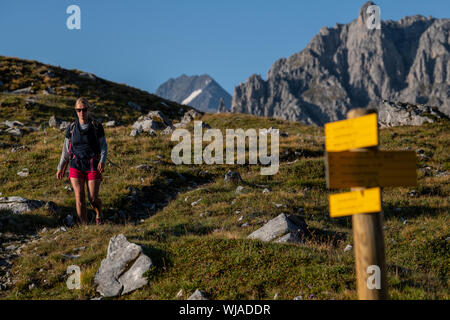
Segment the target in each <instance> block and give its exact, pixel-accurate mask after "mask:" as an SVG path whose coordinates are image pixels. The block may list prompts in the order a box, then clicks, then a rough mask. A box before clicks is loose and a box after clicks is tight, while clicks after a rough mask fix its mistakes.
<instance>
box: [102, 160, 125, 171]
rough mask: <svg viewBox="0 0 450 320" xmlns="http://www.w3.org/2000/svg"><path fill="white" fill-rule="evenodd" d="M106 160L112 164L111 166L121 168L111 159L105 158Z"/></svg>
mask: <svg viewBox="0 0 450 320" xmlns="http://www.w3.org/2000/svg"><path fill="white" fill-rule="evenodd" d="M106 160H108V162H109V163H110V164H112V165H113V166H115V167H117V168H119V169H122V168H121V167H120V166H118V165H117V164H115V163H114V162H112V161H111V160H109V159H106Z"/></svg>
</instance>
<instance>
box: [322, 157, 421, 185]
mask: <svg viewBox="0 0 450 320" xmlns="http://www.w3.org/2000/svg"><path fill="white" fill-rule="evenodd" d="M326 171H327V187H328V188H330V189H339V188H351V187H366V188H369V187H400V186H416V185H417V172H416V153H415V152H414V151H344V152H327V154H326Z"/></svg>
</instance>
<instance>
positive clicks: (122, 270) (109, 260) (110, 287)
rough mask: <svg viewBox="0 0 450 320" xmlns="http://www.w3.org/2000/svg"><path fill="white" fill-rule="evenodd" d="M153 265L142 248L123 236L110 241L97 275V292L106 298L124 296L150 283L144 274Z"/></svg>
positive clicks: (120, 235)
mask: <svg viewBox="0 0 450 320" xmlns="http://www.w3.org/2000/svg"><path fill="white" fill-rule="evenodd" d="M152 265H153V263H152V261H151V260H150V258H149V257H148V256H146V255H145V254H144V253H143V252H142V247H141V246H139V245H137V244H134V243H130V242H128V240H127V239H126V237H125V236H124V235H123V234H119V235H117V236H114V237H112V238H111V239H110V241H109V245H108V251H107V255H106V258H105V259H103V260H102V262H101V265H100V268H99V269H98V271H97V273H96V274H95V278H94V283H95V285H96V286H97V291H98V292H99V293H100V294H101V295H102V296H104V297H115V296H118V295H124V294H126V293H129V292H131V291H134V290H136V289H139V288H141V287H143V286H144V285H146V284H147V283H148V280H147V279H146V278H145V277H143V274H144V273H145V272H146V271H147V270H149V269H150V267H151V266H152Z"/></svg>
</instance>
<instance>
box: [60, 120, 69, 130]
mask: <svg viewBox="0 0 450 320" xmlns="http://www.w3.org/2000/svg"><path fill="white" fill-rule="evenodd" d="M69 126H70V122H69V121H62V122H61V124H60V125H59V130H66V129H67V128H68V127H69Z"/></svg>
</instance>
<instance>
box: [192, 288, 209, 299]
mask: <svg viewBox="0 0 450 320" xmlns="http://www.w3.org/2000/svg"><path fill="white" fill-rule="evenodd" d="M188 300H208V299H206V297H205V295H204V294H203V292H201V291H200V290H198V289H197V290H195V292H194V293H193V294H192V295H191V296H190V297H189V298H188Z"/></svg>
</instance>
